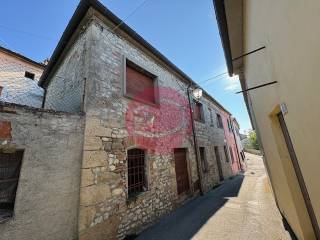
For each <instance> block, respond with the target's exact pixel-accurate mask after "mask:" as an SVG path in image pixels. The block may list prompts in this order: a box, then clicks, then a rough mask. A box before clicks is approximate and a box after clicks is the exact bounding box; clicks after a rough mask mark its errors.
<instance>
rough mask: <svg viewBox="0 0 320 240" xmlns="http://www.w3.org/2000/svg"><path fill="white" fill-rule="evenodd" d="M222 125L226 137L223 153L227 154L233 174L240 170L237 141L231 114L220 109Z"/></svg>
mask: <svg viewBox="0 0 320 240" xmlns="http://www.w3.org/2000/svg"><path fill="white" fill-rule="evenodd" d="M221 118H222V125H223V129H224V134H225V137H226V139H225V140H226V145H225V154H226V155H229V159H230V162H231V167H232V172H233V174H237V173H238V172H239V171H241V163H240V158H239V154H238V147H237V142H236V139H235V135H234V132H233V124H232V117H231V114H230V113H228V112H225V111H221Z"/></svg>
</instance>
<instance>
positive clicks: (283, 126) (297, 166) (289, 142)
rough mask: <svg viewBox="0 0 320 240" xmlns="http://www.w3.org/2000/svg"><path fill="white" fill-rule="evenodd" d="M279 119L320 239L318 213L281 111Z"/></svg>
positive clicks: (313, 224)
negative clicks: (313, 204) (315, 210)
mask: <svg viewBox="0 0 320 240" xmlns="http://www.w3.org/2000/svg"><path fill="white" fill-rule="evenodd" d="M278 119H279V122H280V127H281V130H282V133H283V136H284V139H285V142H286V145H287V149H288V152H289V155H290V159H291V162H292V165H293V169H294V171H295V174H296V176H297V179H298V183H299V186H300V189H301V192H302V196H303V199H304V202H305V204H306V208H307V211H308V214H309V217H310V221H311V224H312V227H313V230H314V233H315V235H316V237H317V239H320V229H319V225H318V221H317V218H316V215H315V213H314V210H313V206H312V203H311V200H310V197H309V193H308V190H307V187H306V184H305V181H304V178H303V175H302V172H301V169H300V166H299V162H298V159H297V155H296V153H295V151H294V147H293V144H292V141H291V138H290V135H289V131H288V129H287V125H286V122H285V121H284V117H283V114H282V113H281V112H280V113H279V114H278Z"/></svg>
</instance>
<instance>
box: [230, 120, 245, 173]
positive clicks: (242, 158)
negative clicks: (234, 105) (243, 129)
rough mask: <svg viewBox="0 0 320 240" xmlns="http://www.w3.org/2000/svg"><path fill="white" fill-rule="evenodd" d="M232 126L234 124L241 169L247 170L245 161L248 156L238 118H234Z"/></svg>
mask: <svg viewBox="0 0 320 240" xmlns="http://www.w3.org/2000/svg"><path fill="white" fill-rule="evenodd" d="M232 126H233V134H234V139H235V141H236V144H237V151H238V154H239V155H238V156H239V159H240V166H241V170H245V169H246V162H245V160H246V157H245V153H244V147H243V145H242V142H241V134H240V125H239V123H238V121H237V119H236V118H232Z"/></svg>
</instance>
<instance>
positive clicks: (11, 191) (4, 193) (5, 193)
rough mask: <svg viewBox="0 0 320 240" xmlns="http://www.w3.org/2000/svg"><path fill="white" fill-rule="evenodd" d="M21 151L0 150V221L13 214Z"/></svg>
mask: <svg viewBox="0 0 320 240" xmlns="http://www.w3.org/2000/svg"><path fill="white" fill-rule="evenodd" d="M22 156H23V151H16V152H14V153H4V152H0V222H1V221H3V220H5V219H6V218H10V217H12V215H13V210H14V203H15V199H16V191H17V187H18V181H19V176H20V169H21V162H22Z"/></svg>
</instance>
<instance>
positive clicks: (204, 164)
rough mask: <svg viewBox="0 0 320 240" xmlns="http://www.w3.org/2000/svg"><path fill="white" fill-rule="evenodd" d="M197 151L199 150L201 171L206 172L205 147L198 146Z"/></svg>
mask: <svg viewBox="0 0 320 240" xmlns="http://www.w3.org/2000/svg"><path fill="white" fill-rule="evenodd" d="M199 152H200V160H201V165H202V170H203V172H208V162H207V159H206V152H205V148H204V147H199Z"/></svg>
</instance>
